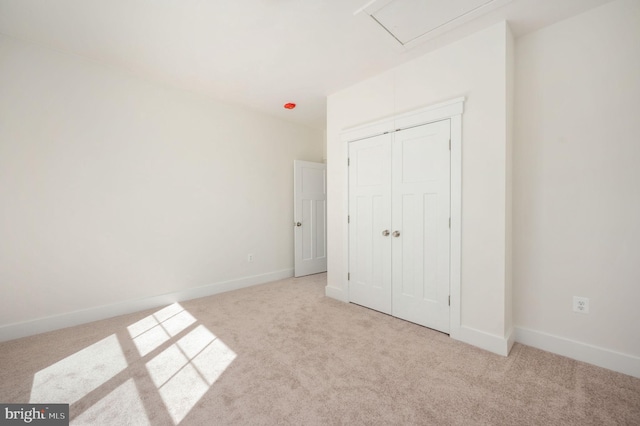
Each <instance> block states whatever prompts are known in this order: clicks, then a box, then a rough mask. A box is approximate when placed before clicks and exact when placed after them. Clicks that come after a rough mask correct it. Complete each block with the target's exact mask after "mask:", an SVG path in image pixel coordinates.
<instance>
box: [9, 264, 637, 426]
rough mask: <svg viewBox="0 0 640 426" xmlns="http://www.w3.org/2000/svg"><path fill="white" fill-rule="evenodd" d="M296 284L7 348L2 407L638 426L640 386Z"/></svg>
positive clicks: (229, 419)
mask: <svg viewBox="0 0 640 426" xmlns="http://www.w3.org/2000/svg"><path fill="white" fill-rule="evenodd" d="M325 283H326V277H325V275H324V274H321V275H314V276H311V277H306V278H301V279H293V278H292V279H286V280H283V281H278V282H274V283H270V284H265V285H260V286H256V287H251V288H247V289H243V290H239V291H234V292H229V293H225V294H220V295H216V296H211V297H206V298H202V299H196V300H191V301H188V302H182V303H180V304H179V305H173V306H169V307H167V308H164V309H156V310H150V311H146V312H140V313H136V314H131V315H126V316H121V317H117V318H113V319H110V320H105V321H99V322H95V323H91V324H86V325H82V326H78V327H73V328H68V329H64V330H59V331H55V332H50V333H46V334H42V335H38V336H33V337H28V338H24V339H19V340H14V341H10V342H5V343H2V344H0V368H1V375H0V402H4V403H19V402H49V403H53V402H68V403H70V404H71V407H70V416H71V419H72V421H71V424H87V425H129V424H141V425H143V424H152V425H174V424H183V425H230V424H250V425H260V424H264V425H270V424H296V425H314V424H350V425H351V424H366V425H374V424H394V425H395V424H426V425H453V424H457V425H565V424H566V425H640V379H637V378H633V377H630V376H625V375H623V374H618V373H615V372H612V371H608V370H605V369H601V368H598V367H594V366H591V365H588V364H584V363H580V362H577V361H573V360H570V359H568V358H564V357H561V356H557V355H553V354H550V353H547V352H543V351H540V350H536V349H533V348H530V347H527V346H523V345H519V344H516V345H515V346H514V348H513V350H512V352H511V355H510V356H509V357H501V356H498V355H494V354H491V353H489V352H485V351H483V350H481V349H477V348H474V347H472V346H469V345H466V344H463V343H459V342H456V341H454V340H452V339H450V338H449V337H448V336H446V335H444V334H441V333H438V332H435V331H433V330H429V329H427V328H423V327H420V326H417V325H414V324H411V323H408V322H404V321H402V320H398V319H395V318H392V317H389V316H386V315H383V314H380V313H377V312H374V311H371V310H368V309H366V308H362V307H359V306H356V305H350V304H344V303H341V302H338V301H335V300H332V299H329V298H326V297H324V286H325Z"/></svg>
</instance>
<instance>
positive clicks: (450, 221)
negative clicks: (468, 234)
mask: <svg viewBox="0 0 640 426" xmlns="http://www.w3.org/2000/svg"><path fill="white" fill-rule="evenodd" d="M449 229H451V218H449Z"/></svg>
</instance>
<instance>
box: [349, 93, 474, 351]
mask: <svg viewBox="0 0 640 426" xmlns="http://www.w3.org/2000/svg"><path fill="white" fill-rule="evenodd" d="M464 101H465V98H464V97H460V98H455V99H451V100H449V101H445V102H441V103H438V104H434V105H429V106H426V107H423V108H419V109H415V110H412V111H409V112H405V113H402V114H397V115H393V116H390V117H385V118H383V119H379V120H374V121H370V122H368V123H365V124H362V125H359V126H356V127H351V128H346V129H344V130H343V131H342V132H341V133H340V140H341V142H342V150H343V155H344V156H343V158H344V182H343V188H344V191H343V194H344V195H343V218H344V225H345V226H348V216H349V168H348V167H349V166H348V161H349V143H350V142H354V141H357V140H360V139H365V138H369V137H372V136H377V135H381V134H384V133H388V132H394V131H396V130H399V129H406V128H409V127H415V126H420V125H423V124H429V123H432V122H435V121H440V120H444V119H450V120H451V157H450V161H451V201H450V203H451V232H450V267H449V268H450V270H449V272H450V274H449V277H450V278H449V279H450V282H449V292H450V297H451V303H450V311H449V317H450V322H449V324H450V330H449V335H450V336H451V337H452V338H454V339H458V336H459V335H460V332H461V331H460V325H461V324H460V278H461V277H460V275H461V271H460V269H461V243H462V114H463V112H464ZM343 236H344V237H343V241H342V244H343V253H345V258H344V261H343V265H344V269H345V270H344V271H343V273H342V277H343V278H342V279H343V283H342V284H343V288H345V289H347V292H348V291H349V232H344V233H343ZM348 300H349V296H348V293H347V300H346V301H348Z"/></svg>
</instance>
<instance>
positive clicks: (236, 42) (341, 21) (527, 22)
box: [0, 0, 611, 128]
mask: <svg viewBox="0 0 640 426" xmlns="http://www.w3.org/2000/svg"><path fill="white" fill-rule="evenodd" d="M407 1H410V2H413V3H416V2H418V3H419V2H421V1H422V2H424V3H428V4H429V5H430V6H431V7H433V8H436V7H437V4H438V3H441V4H442V5H443V6H442V9H437V10H435V9H434V15H437V13H435V12H438V11H440V12H443V13H441V14H440V15H442V16H444V17H445V18H446V17H448V18H447V19H450V13H451V12H450V10H463V11H464V7H465V6H467V7H476V6H477V5H479V4H486V3H487V1H478V0H407ZM493 1H495V2H499V3H500V5H498V6H499V7H497V8H494V10H491V11H489V12H488V13H485V14H483V15H481V16H475V15H477V13H476V14H472V15H468V16H467V18H469V17H471V18H472V19H470V20H469V19H461V20H459V22H462V25H459V26H457V27H456V26H455V25H452V24H451V23H449V24H447V25H445V26H443V27H441V28H444V29H445V30H446V31H431V32H430V33H428V34H427V35H425V36H423V37H420V38H419V39H417V40H413V41H412V42H411V43H410V44H406V45H405V46H404V47H403V46H402V45H400V44H399V43H398V41H397V40H396V39H394V38H393V37H392V36H391V35H390V34H389V33H388V32H387V31H385V30H384V28H383V27H381V26H380V25H379V24H378V23H377V22H376V21H375V20H373V19H372V18H371V16H370V15H369V13H367V12H366V10H365V11H364V12H362V13H357V14H354V12H356V11H358V10H362V9H363V7H364V6H367V7H368V8H369V9H373V10H375V9H376V4H375V3H374V4H372V5H368V3H370V0H0V33H3V34H5V35H8V36H11V37H14V38H18V39H22V40H26V41H30V42H34V43H37V44H41V45H44V46H47V47H50V48H53V49H56V50H59V51H64V52H70V53H74V54H77V55H81V56H84V57H87V58H90V59H91V60H93V61H97V62H100V63H102V64H105V65H108V66H111V67H117V68H121V69H126V70H128V71H130V72H132V73H134V74H137V75H139V76H142V77H144V78H148V79H152V80H155V81H159V82H163V83H164V84H169V85H171V86H175V87H179V88H182V89H186V90H190V91H194V92H199V93H202V94H205V95H207V96H210V97H213V98H216V99H221V100H225V101H229V102H234V103H239V104H242V105H246V106H249V107H251V108H254V109H257V110H260V111H263V112H266V113H268V114H271V115H276V116H279V117H282V118H284V119H287V120H291V121H294V122H298V123H303V124H306V125H308V126H312V127H315V128H323V127H324V126H325V106H326V96H327V95H329V94H331V93H334V92H336V91H338V90H340V89H343V88H345V87H347V86H349V85H351V84H353V83H356V82H357V81H360V80H363V79H365V78H367V77H370V76H373V75H375V74H378V73H380V72H382V71H384V70H386V69H389V68H391V67H393V66H395V65H398V64H399V63H402V62H405V61H407V60H410V59H412V58H415V57H416V56H419V55H421V54H423V53H425V52H428V51H430V50H434V49H437V48H438V47H441V46H443V45H445V44H448V43H451V42H453V41H455V40H458V39H460V38H462V37H465V36H467V35H469V34H471V33H473V32H475V31H478V30H480V29H482V28H485V27H487V26H489V25H491V24H493V23H496V22H499V21H501V20H507V21H509V23H510V25H511V28H512V30H513V32H514V34H515V35H516V37H518V36H521V35H524V34H526V33H529V32H531V31H534V30H536V29H538V28H541V27H543V26H546V25H549V24H551V23H553V22H557V21H559V20H561V19H564V18H567V17H570V16H573V15H575V14H578V13H580V12H582V11H585V10H588V9H590V8H592V7H595V6H598V5H600V4H604V3H607V2H608V1H611V0H513V1H511V2H508V1H505V0H493ZM378 2H379V3H380V4H382V3H390V1H389V0H378ZM451 3H459V4H458V5H457V6H456V7H453V8H452V6H451ZM489 3H492V2H491V1H489ZM504 3H506V4H504ZM380 4H379V5H380ZM496 4H497V3H496ZM502 4H504V5H502ZM379 5H378V6H379ZM401 6H402V5H401ZM445 6H446V7H445ZM494 6H495V4H494ZM395 9H397V10H400V11H403V10H406V9H407V8H406V7H404V6H402V7H397V8H395ZM382 10H384V9H382ZM388 10H389V9H388ZM422 10H423V11H424V10H429V9H425V7H424V4H423V5H422ZM444 12H446V13H444ZM394 13H395V14H394V15H388V14H387V15H386V16H383V18H384V19H387V20H388V21H389V22H391V24H392V25H394V26H395V28H396V30H397V31H398V33H400V34H407V35H406V37H413V36H415V34H416V33H415V31H414V30H412V29H407V30H406V31H405V32H404V33H403V25H405V24H403V23H404V22H406V23H407V24H406V25H414V24H415V22H416V19H415V16H416V14H415V13H411V12H403V13H405V14H406V15H405V16H404V17H403V16H402V15H400V16H399V15H398V13H399V12H394ZM421 13H424V12H421ZM465 21H466V22H465ZM425 22H427V23H428V24H427V25H428V27H429V28H438V25H439V24H438V22H437V20H436V21H434V19H433V16H431V15H430V16H428V17H425ZM442 24H445V22H443V23H442ZM407 28H408V27H407ZM412 31H413V32H412ZM403 37H404V35H403ZM0 60H1V58H0ZM286 102H295V103H297V104H298V107H297V108H296V109H295V110H291V111H290V110H285V109H284V108H283V104H284V103H286Z"/></svg>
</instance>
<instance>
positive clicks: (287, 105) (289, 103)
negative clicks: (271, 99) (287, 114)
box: [284, 102, 296, 109]
mask: <svg viewBox="0 0 640 426" xmlns="http://www.w3.org/2000/svg"><path fill="white" fill-rule="evenodd" d="M284 107H285V109H294V108H295V107H296V104H294V103H293V102H288V103H286V104H284Z"/></svg>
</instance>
